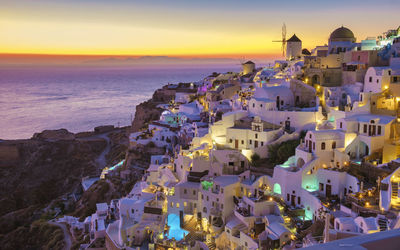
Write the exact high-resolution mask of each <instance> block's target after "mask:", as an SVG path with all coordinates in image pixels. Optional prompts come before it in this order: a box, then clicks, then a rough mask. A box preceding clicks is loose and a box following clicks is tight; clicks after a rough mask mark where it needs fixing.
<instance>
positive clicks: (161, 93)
mask: <svg viewBox="0 0 400 250" xmlns="http://www.w3.org/2000/svg"><path fill="white" fill-rule="evenodd" d="M175 92H176V91H175V90H172V89H169V88H168V85H167V86H164V87H163V88H161V89H158V90H156V91H155V92H154V94H153V97H152V98H151V99H150V100H147V101H145V102H143V103H141V104H139V105H137V106H136V112H135V118H134V120H133V122H132V132H137V131H139V130H141V129H143V128H146V127H147V126H148V124H149V122H151V121H154V120H158V119H159V118H160V115H161V113H162V111H163V110H162V109H161V108H157V105H158V104H162V103H169V102H170V101H171V100H173V99H174V98H175Z"/></svg>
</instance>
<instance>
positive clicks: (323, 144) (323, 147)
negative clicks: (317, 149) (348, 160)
mask: <svg viewBox="0 0 400 250" xmlns="http://www.w3.org/2000/svg"><path fill="white" fill-rule="evenodd" d="M321 150H325V142H322V143H321Z"/></svg>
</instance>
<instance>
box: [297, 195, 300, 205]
mask: <svg viewBox="0 0 400 250" xmlns="http://www.w3.org/2000/svg"><path fill="white" fill-rule="evenodd" d="M300 203H301V198H300V196H298V197H297V204H300Z"/></svg>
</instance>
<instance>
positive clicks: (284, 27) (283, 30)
mask: <svg viewBox="0 0 400 250" xmlns="http://www.w3.org/2000/svg"><path fill="white" fill-rule="evenodd" d="M272 42H275V43H282V55H283V57H285V54H286V42H287V41H286V24H285V23H283V25H282V40H280V41H272Z"/></svg>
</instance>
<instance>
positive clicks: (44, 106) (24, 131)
mask: <svg viewBox="0 0 400 250" xmlns="http://www.w3.org/2000/svg"><path fill="white" fill-rule="evenodd" d="M232 70H234V71H238V70H239V67H238V66H237V65H201V66H196V65H190V66H188V65H174V66H171V65H165V66H160V65H157V66H147V67H143V66H142V67H138V66H132V67H127V66H124V67H105V66H101V67H93V66H92V67H89V66H84V67H83V66H79V67H78V66H25V67H21V66H18V67H10V66H7V67H6V66H2V67H0V139H24V138H30V137H31V136H32V135H33V133H35V132H41V131H43V130H45V129H60V128H66V129H68V130H69V131H71V132H82V131H90V130H93V128H94V127H95V126H99V125H115V126H126V125H130V123H131V119H132V118H133V117H134V114H135V106H136V105H137V104H139V103H141V102H143V101H145V100H147V99H149V98H151V96H152V94H153V92H154V91H155V90H156V89H158V88H160V87H162V86H163V85H166V84H168V83H179V82H192V81H198V80H201V79H203V78H204V77H206V76H207V75H209V74H211V73H212V72H214V71H217V72H227V71H232Z"/></svg>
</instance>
